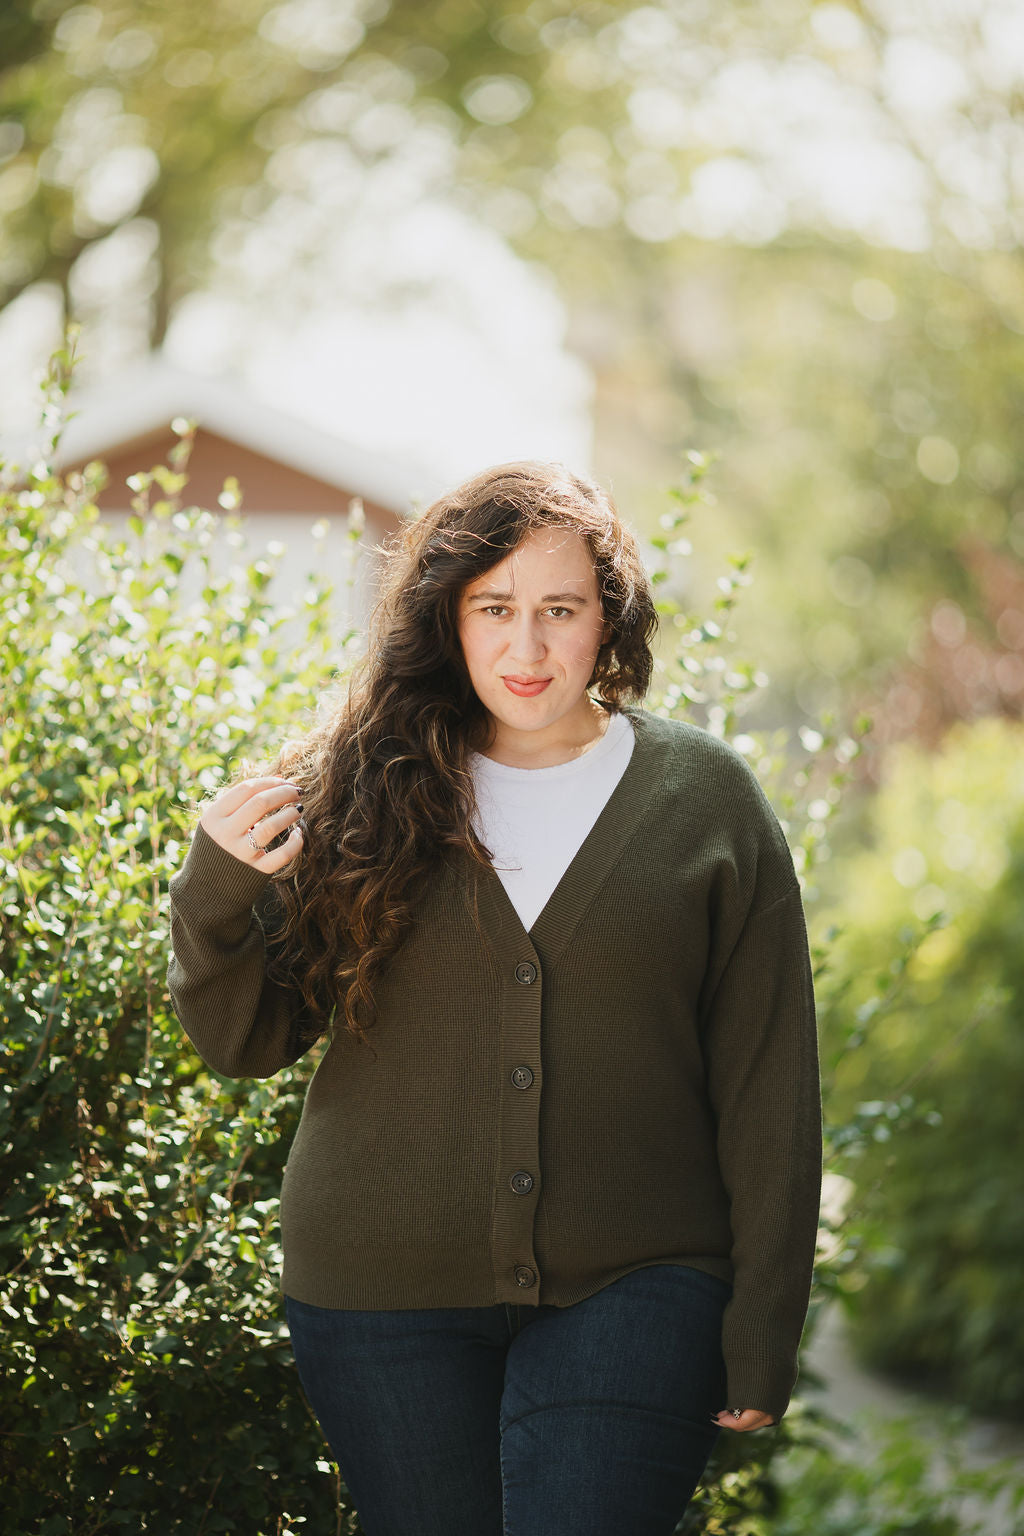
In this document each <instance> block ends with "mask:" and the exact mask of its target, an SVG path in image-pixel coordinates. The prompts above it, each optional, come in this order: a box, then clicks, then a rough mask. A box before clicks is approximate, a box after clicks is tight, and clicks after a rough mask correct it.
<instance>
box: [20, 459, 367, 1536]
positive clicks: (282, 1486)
mask: <svg viewBox="0 0 1024 1536" xmlns="http://www.w3.org/2000/svg"><path fill="white" fill-rule="evenodd" d="M187 449H188V439H187V438H186V439H185V440H183V442H182V444H181V445H180V452H179V453H178V454H177V462H176V464H174V465H171V466H164V467H161V468H159V469H157V470H156V471H154V473H153V475H152V476H141V477H140V478H139V481H138V486H137V494H136V496H135V502H134V506H135V515H134V516H133V518H132V520H131V525H130V529H129V531H128V536H127V538H126V539H124V540H119V539H117V538H116V537H115V536H114V535H113V534H112V533H111V532H110V531H109V530H101V527H100V525H99V524H98V522H97V518H98V514H97V511H96V508H95V505H94V501H93V498H94V496H95V494H96V492H97V489H98V487H99V486H100V484H101V483H102V472H101V470H100V469H99V467H98V466H95V467H90V469H89V470H88V471H87V472H86V474H85V475H84V476H70V477H69V478H68V480H67V482H66V483H65V482H64V481H62V480H61V479H59V478H58V477H56V476H55V475H53V474H52V473H51V471H50V470H49V469H48V468H47V466H46V464H45V463H44V464H40V465H38V466H36V468H35V469H33V471H32V472H31V473H30V474H29V475H28V476H27V477H26V478H24V479H23V480H22V481H20V482H17V481H14V479H13V476H12V475H11V474H10V473H9V472H8V475H7V483H6V484H5V487H4V494H3V529H4V549H5V564H4V570H3V575H2V578H0V580H2V583H3V608H2V615H0V652H2V667H3V690H4V710H3V727H2V748H3V751H2V758H0V836H2V844H3V846H2V858H0V889H2V898H0V971H2V989H3V990H2V1036H3V1056H2V1064H3V1095H2V1100H0V1106H2V1107H0V1140H2V1145H3V1156H4V1167H5V1173H6V1178H5V1181H4V1184H5V1189H6V1193H5V1194H4V1196H3V1203H2V1214H3V1226H2V1229H0V1272H2V1276H3V1278H2V1293H0V1294H2V1303H3V1326H4V1343H5V1357H6V1360H7V1363H8V1368H7V1369H6V1370H5V1372H4V1376H3V1385H2V1386H0V1422H2V1423H3V1426H4V1429H5V1435H4V1438H3V1440H2V1442H0V1445H2V1449H0V1482H2V1486H3V1490H4V1491H3V1506H4V1517H3V1523H4V1529H5V1530H6V1531H8V1532H10V1533H12V1536H13V1533H27V1532H29V1531H39V1532H40V1533H42V1536H51V1533H53V1536H57V1533H61V1532H68V1533H70V1532H74V1533H75V1536H91V1533H93V1532H107V1531H113V1530H115V1529H119V1528H123V1527H129V1528H133V1529H136V1530H140V1529H145V1530H150V1531H161V1532H164V1531H166V1532H170V1531H181V1530H187V1531H188V1532H190V1533H194V1536H199V1533H203V1536H208V1533H213V1532H216V1531H228V1530H231V1531H234V1530H239V1531H246V1532H260V1533H263V1536H269V1533H271V1532H277V1531H286V1530H292V1529H293V1528H298V1527H299V1526H300V1525H301V1524H302V1523H303V1522H304V1521H306V1520H308V1521H310V1522H311V1524H312V1526H313V1527H314V1528H318V1529H321V1530H327V1529H330V1530H334V1529H336V1528H338V1527H337V1521H338V1517H339V1511H341V1510H342V1509H343V1505H342V1502H341V1490H340V1488H339V1484H338V1479H337V1476H336V1474H335V1472H334V1470H333V1469H332V1468H331V1467H330V1465H329V1464H328V1463H327V1462H326V1461H324V1460H323V1454H324V1453H323V1442H322V1439H321V1436H320V1433H319V1430H318V1428H317V1427H316V1425H315V1423H314V1422H313V1421H312V1419H311V1416H310V1414H309V1412H308V1409H307V1408H306V1406H305V1403H304V1400H303V1399H302V1396H301V1394H300V1393H299V1391H298V1390H297V1387H296V1378H295V1374H294V1368H293V1365H292V1361H291V1354H290V1346H289V1343H288V1336H287V1329H286V1326H285V1322H284V1318H283V1313H282V1310H281V1307H280V1305H279V1296H278V1288H277V1278H276V1270H277V1267H278V1248H277V1241H278V1237H277V1225H276V1213H277V1195H278V1189H279V1185H280V1177H281V1170H282V1164H283V1160H284V1153H285V1149H286V1148H287V1145H288V1142H289V1140H290V1137H291V1133H292V1131H293V1130H294V1127H295V1125H296V1124H297V1118H298V1113H299V1109H300V1100H301V1092H302V1085H303V1082H304V1079H305V1078H306V1076H307V1075H308V1072H309V1064H308V1063H307V1064H304V1065H303V1067H302V1068H301V1070H297V1071H295V1072H291V1073H282V1074H281V1075H280V1076H279V1077H278V1078H277V1079H275V1081H274V1083H273V1084H272V1085H269V1086H268V1085H264V1084H254V1083H251V1082H250V1083H245V1082H242V1083H239V1082H227V1081H221V1080H218V1079H217V1078H216V1077H215V1076H214V1075H213V1074H211V1073H210V1072H209V1071H208V1070H207V1069H206V1068H205V1067H203V1066H202V1064H201V1063H200V1061H199V1060H198V1058H197V1057H196V1056H195V1055H194V1054H193V1052H192V1051H191V1049H190V1047H189V1046H188V1042H187V1041H186V1040H185V1039H184V1037H183V1035H182V1031H181V1029H180V1026H179V1025H178V1022H177V1020H176V1018H175V1017H174V1015H173V1013H172V1012H171V1009H170V1006H169V1001H168V998H167V995H166V991H165V984H164V978H165V972H166V966H167V956H168V942H169V937H168V912H167V902H166V885H167V880H168V878H169V877H170V875H171V874H172V873H173V872H174V870H175V869H176V868H177V867H178V866H179V865H180V862H181V860H182V858H183V856H184V852H185V848H186V845H187V842H188V838H189V836H190V835H191V825H192V819H193V810H194V800H195V799H196V798H199V797H201V796H202V795H203V794H204V793H205V792H206V791H208V790H211V789H215V788H216V786H217V785H218V783H219V782H220V781H221V780H222V779H223V778H224V776H225V774H226V772H227V769H228V765H229V763H230V762H231V761H232V760H233V759H236V758H238V757H240V756H244V755H246V754H250V753H251V754H256V755H258V754H259V753H260V752H261V751H262V750H263V749H264V747H265V745H266V743H267V742H268V741H269V740H270V739H271V738H273V737H275V736H277V735H280V734H281V733H282V731H283V728H284V727H285V726H286V725H287V726H288V727H290V728H292V729H294V727H295V723H296V720H298V719H301V717H302V716H303V714H304V712H305V710H306V709H307V706H308V700H309V699H310V697H311V696H312V693H313V690H314V689H315V687H316V686H317V685H318V684H320V683H321V682H322V680H323V676H324V672H325V667H324V663H323V660H322V657H323V655H324V653H325V648H326V633H327V631H326V617H325V607H324V596H323V593H322V591H321V589H319V588H311V590H310V594H309V597H308V598H307V604H308V609H307V616H308V636H307V642H306V647H305V654H304V655H302V656H299V657H296V656H289V655H287V654H285V653H283V652H282V650H281V647H280V645H279V643H278V640H277V638H276V634H277V631H278V629H279V628H280V626H281V625H282V623H283V622H284V619H283V617H282V616H281V615H274V614H272V613H271V612H270V611H269V609H268V604H267V600H266V597H265V595H264V593H265V587H266V584H267V581H268V579H269V574H270V573H269V569H268V566H267V565H266V564H265V563H264V562H256V563H255V564H254V565H252V566H250V567H249V569H248V570H246V571H240V570H239V571H236V572H234V573H233V574H232V575H230V576H227V577H215V576H214V575H212V574H211V571H210V566H211V560H210V553H209V548H208V546H209V543H210V533H211V529H212V527H213V522H214V520H213V518H212V516H211V514H209V513H208V512H203V511H201V510H199V509H198V508H195V507H188V506H182V505H181V495H182V492H183V491H184V488H185V476H184V472H183V471H184V460H185V456H186V453H187ZM88 561H92V562H93V563H94V564H95V568H96V571H97V577H98V579H97V581H96V582H95V583H94V585H95V587H96V588H97V589H98V590H96V591H94V592H92V593H90V592H87V591H86V590H85V588H84V586H83V585H82V582H81V574H82V571H83V567H84V564H85V563H86V562H88ZM186 561H191V562H198V567H197V568H198V569H202V570H203V572H204V577H205V580H204V585H203V590H202V596H201V599H200V601H199V602H198V604H197V605H196V606H195V608H194V610H192V611H188V610H186V609H185V608H184V607H183V606H182V605H181V604H179V602H178V599H177V588H178V585H179V581H180V579H181V574H182V570H183V567H184V565H185V563H186ZM271 679H272V680H273V687H270V686H268V684H269V682H270V680H271ZM12 1367H13V1368H12Z"/></svg>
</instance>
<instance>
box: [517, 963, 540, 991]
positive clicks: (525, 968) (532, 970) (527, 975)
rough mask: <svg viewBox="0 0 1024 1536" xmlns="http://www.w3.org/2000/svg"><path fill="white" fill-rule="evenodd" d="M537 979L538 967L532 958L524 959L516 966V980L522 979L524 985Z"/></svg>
mask: <svg viewBox="0 0 1024 1536" xmlns="http://www.w3.org/2000/svg"><path fill="white" fill-rule="evenodd" d="M536 980H537V967H536V966H535V965H534V963H533V961H532V960H522V961H520V963H519V964H518V965H517V966H516V981H521V982H522V984H523V986H524V987H528V986H529V985H530V983H531V981H536Z"/></svg>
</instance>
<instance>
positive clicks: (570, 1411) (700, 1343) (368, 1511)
mask: <svg viewBox="0 0 1024 1536" xmlns="http://www.w3.org/2000/svg"><path fill="white" fill-rule="evenodd" d="M730 1294H731V1287H730V1286H729V1285H728V1284H727V1283H726V1282H725V1281H724V1280H719V1279H718V1278H717V1277H716V1276H714V1275H709V1274H705V1273H704V1272H703V1271H702V1270H697V1269H691V1268H690V1267H689V1266H686V1265H682V1264H655V1265H650V1266H648V1267H647V1268H645V1269H637V1270H633V1271H632V1273H630V1274H628V1275H623V1276H622V1277H621V1278H620V1279H618V1280H614V1281H612V1282H611V1284H610V1285H607V1286H605V1287H604V1289H603V1290H600V1291H598V1292H596V1294H595V1295H593V1296H588V1297H587V1298H586V1299H585V1300H583V1301H580V1302H577V1303H576V1304H575V1305H574V1306H571V1307H554V1306H550V1305H542V1306H516V1305H512V1304H509V1303H499V1304H498V1305H497V1306H492V1307H436V1308H427V1309H424V1310H419V1309H415V1310H403V1311H394V1312H366V1311H349V1310H344V1311H338V1310H333V1309H326V1308H323V1307H312V1306H308V1305H307V1304H306V1303H305V1302H300V1301H295V1300H294V1299H293V1298H292V1297H290V1296H289V1297H286V1298H285V1308H286V1314H287V1318H288V1326H289V1329H290V1331H291V1338H292V1348H293V1350H294V1353H295V1362H296V1365H297V1366H298V1371H299V1378H300V1380H301V1382H302V1386H303V1389H304V1391H305V1393H306V1397H307V1398H308V1400H309V1403H310V1405H311V1407H312V1409H313V1411H314V1413H315V1414H316V1416H317V1418H318V1420H319V1421H320V1426H321V1428H322V1430H323V1432H324V1435H325V1437H326V1439H327V1441H328V1444H329V1445H330V1447H331V1450H332V1451H333V1453H334V1457H335V1459H336V1461H337V1463H338V1466H339V1468H340V1470H341V1475H342V1477H343V1478H344V1480H345V1483H346V1485H347V1487H348V1490H349V1493H350V1494H351V1496H352V1498H353V1500H354V1501H355V1505H356V1508H357V1510H358V1513H359V1520H360V1523H361V1525H362V1527H363V1529H364V1531H365V1532H366V1536H454V1533H456V1532H458V1533H459V1536H670V1533H671V1532H672V1531H674V1530H675V1527H676V1525H677V1523H678V1521H679V1520H680V1518H681V1517H682V1514H683V1511H684V1509H685V1508H686V1505H687V1504H688V1503H689V1501H690V1497H691V1495H692V1494H693V1491H694V1488H695V1487H696V1485H697V1482H698V1479H699V1478H700V1476H701V1474H702V1472H703V1471H704V1468H705V1466H706V1465H707V1460H708V1457H709V1455H710V1453H711V1449H712V1446H713V1445H714V1443H715V1440H716V1439H717V1437H718V1435H719V1434H720V1432H721V1431H720V1430H719V1429H718V1426H717V1425H716V1424H714V1423H712V1421H711V1415H712V1414H713V1413H716V1412H717V1411H718V1410H719V1409H721V1408H724V1407H725V1406H726V1403H725V1366H724V1362H723V1360H722V1346H721V1336H722V1312H723V1310H724V1308H725V1304H726V1302H727V1301H728V1299H729V1296H730Z"/></svg>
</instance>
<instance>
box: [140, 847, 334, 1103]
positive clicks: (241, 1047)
mask: <svg viewBox="0 0 1024 1536" xmlns="http://www.w3.org/2000/svg"><path fill="white" fill-rule="evenodd" d="M169 889H170V897H171V957H170V963H169V965H168V968H167V985H168V989H169V991H170V995H171V1002H172V1004H173V1005H174V1011H175V1013H176V1014H177V1016H178V1019H179V1021H180V1023H181V1025H182V1028H183V1029H184V1031H185V1033H186V1034H187V1035H188V1037H189V1039H190V1040H191V1041H192V1044H193V1045H194V1046H195V1048H196V1050H197V1051H198V1052H199V1055H200V1056H201V1057H202V1059H203V1061H205V1062H206V1064H207V1066H209V1067H212V1068H213V1070H214V1071H215V1072H219V1073H221V1074H222V1075H223V1076H224V1077H271V1076H272V1075H273V1074H274V1073H275V1072H279V1071H281V1069H282V1068H283V1067H287V1066H291V1064H292V1063H293V1062H295V1061H297V1060H298V1059H299V1057H300V1056H301V1055H302V1054H303V1051H304V1050H305V1049H306V1047H305V1045H303V1044H300V1043H299V1040H298V1027H299V1026H300V1025H301V1023H302V1019H303V1003H302V997H301V994H300V993H299V991H298V990H297V989H293V988H290V987H284V986H281V985H280V984H279V983H277V982H274V981H270V980H269V979H268V978H267V977H266V975H265V962H266V929H267V926H268V923H269V921H270V914H271V913H272V912H273V910H274V907H275V904H276V891H275V888H274V881H273V880H272V879H271V877H270V875H269V874H267V873H265V872H264V871H262V870H259V869H256V868H255V867H254V866H253V865H251V864H246V863H245V861H244V860H242V859H237V858H235V856H234V854H232V853H228V851H227V850H226V849H225V848H222V847H221V846H220V844H219V843H218V842H217V841H216V840H215V839H214V838H212V837H211V836H210V835H209V833H208V832H206V830H205V829H204V828H203V826H202V824H201V823H199V824H197V826H196V830H195V833H194V835H193V838H192V842H191V845H190V846H189V850H188V853H187V854H186V856H185V861H184V863H183V864H182V867H181V868H180V869H179V870H178V872H177V873H176V874H175V875H172V877H171V880H170V886H169Z"/></svg>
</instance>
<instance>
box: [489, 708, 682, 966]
mask: <svg viewBox="0 0 1024 1536" xmlns="http://www.w3.org/2000/svg"><path fill="white" fill-rule="evenodd" d="M622 712H623V714H625V715H627V716H628V718H629V720H630V722H631V724H632V726H633V730H634V734H635V739H634V743H633V751H632V753H631V754H630V759H629V762H628V763H627V764H626V768H625V771H624V772H623V775H622V777H621V779H620V780H619V782H618V783H617V784H616V786H615V788H614V789H613V790H612V792H611V794H610V795H609V796H608V799H607V800H606V801H605V803H604V805H603V806H602V807H601V810H600V812H599V813H598V815H597V818H596V820H595V821H594V824H593V826H592V827H591V828H590V831H589V832H588V833H587V835H586V837H585V838H584V839H583V842H582V843H581V844H580V846H579V848H577V850H576V852H575V854H574V855H573V857H572V858H571V859H570V861H569V864H568V865H567V867H566V868H565V869H564V870H563V872H562V875H561V878H560V879H559V881H558V883H557V885H556V886H555V888H554V890H553V891H552V892H551V894H550V896H549V897H548V899H547V901H546V902H545V903H544V906H543V907H542V908H541V911H540V912H539V913H538V915H537V917H536V918H535V920H534V922H533V925H532V926H531V927H530V928H529V929H526V928H525V927H524V926H523V922H522V919H521V918H520V916H519V913H518V912H517V911H516V909H515V906H514V905H513V902H512V898H511V897H510V896H509V894H508V892H507V891H506V889H505V887H504V885H503V884H502V882H501V877H500V875H499V874H498V872H497V870H496V869H495V868H494V866H493V865H488V866H487V867H484V866H482V865H479V864H477V863H476V861H475V860H473V859H471V858H470V857H469V855H466V859H467V863H469V864H470V865H471V866H472V868H473V870H474V871H475V873H476V874H477V877H478V885H477V891H478V896H479V900H480V904H481V916H482V917H484V918H485V922H484V928H485V931H486V933H487V935H488V938H489V939H490V940H491V941H492V944H493V945H494V947H495V948H496V949H497V950H498V951H500V952H503V957H504V958H509V957H511V956H512V955H513V954H514V955H515V957H517V958H518V959H530V958H531V957H535V958H537V959H538V960H539V961H540V963H541V965H542V966H544V965H550V964H552V963H553V962H554V961H555V960H556V959H557V958H558V956H559V955H560V954H561V952H562V950H563V949H564V948H565V946H566V944H567V943H568V941H569V939H570V938H571V937H572V934H573V932H574V930H575V928H576V926H577V924H578V923H579V921H580V919H581V918H582V916H583V914H584V912H585V911H586V909H587V907H588V906H589V905H590V903H591V901H592V900H593V899H594V897H595V896H596V894H597V892H598V890H599V889H600V887H601V886H602V885H603V884H604V882H605V880H606V879H607V878H608V875H609V874H610V873H611V870H612V868H613V867H614V865H615V863H616V862H617V860H618V858H619V855H620V854H621V852H622V850H623V848H624V847H625V845H626V843H627V842H628V841H629V838H630V837H631V836H632V834H633V832H634V830H635V828H636V826H637V824H638V823H639V821H640V818H641V817H642V816H643V814H644V812H645V811H646V809H647V806H648V804H649V802H650V799H651V796H652V794H653V792H654V790H655V789H656V788H657V786H658V784H660V782H661V779H662V774H663V766H664V754H665V739H664V737H663V736H662V735H661V734H660V733H659V732H658V731H657V728H656V725H655V723H654V722H655V721H656V718H657V717H656V716H652V715H650V714H649V713H648V712H647V711H646V710H644V709H641V708H640V707H639V706H637V705H624V706H623V709H622ZM468 899H469V897H468V894H467V900H468Z"/></svg>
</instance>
